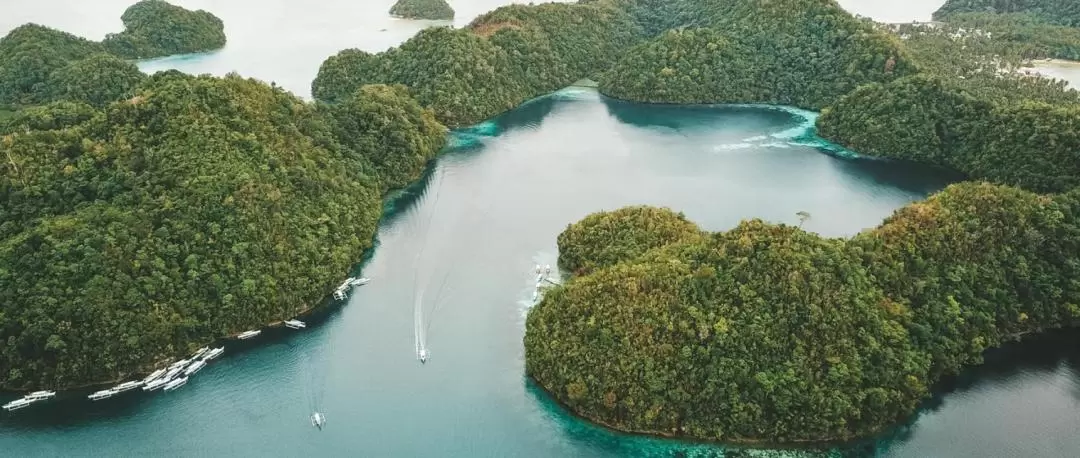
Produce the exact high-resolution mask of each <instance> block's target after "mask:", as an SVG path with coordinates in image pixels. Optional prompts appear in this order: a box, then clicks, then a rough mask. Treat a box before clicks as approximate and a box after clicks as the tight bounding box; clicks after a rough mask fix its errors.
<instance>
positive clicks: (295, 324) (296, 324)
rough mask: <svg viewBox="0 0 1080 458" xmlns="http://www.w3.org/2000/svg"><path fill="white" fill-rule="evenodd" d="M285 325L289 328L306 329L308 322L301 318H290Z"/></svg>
mask: <svg viewBox="0 0 1080 458" xmlns="http://www.w3.org/2000/svg"><path fill="white" fill-rule="evenodd" d="M285 327H286V328H289V329H304V328H306V327H307V323H304V322H303V321H300V320H289V321H286V322H285Z"/></svg>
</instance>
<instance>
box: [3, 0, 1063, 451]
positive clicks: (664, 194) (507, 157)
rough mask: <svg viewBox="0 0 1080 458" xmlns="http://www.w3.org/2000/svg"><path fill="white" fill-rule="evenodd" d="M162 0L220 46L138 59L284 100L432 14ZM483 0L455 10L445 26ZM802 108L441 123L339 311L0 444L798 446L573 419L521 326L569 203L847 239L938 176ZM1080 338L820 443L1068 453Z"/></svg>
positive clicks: (113, 19) (582, 103)
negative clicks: (638, 432) (190, 16)
mask: <svg viewBox="0 0 1080 458" xmlns="http://www.w3.org/2000/svg"><path fill="white" fill-rule="evenodd" d="M858 1H859V0H849V1H845V2H841V3H843V4H845V6H849V5H848V4H850V3H853V2H854V3H858ZM129 3H130V1H129V0H102V1H100V2H92V3H86V2H74V1H73V0H39V1H37V2H24V3H20V4H19V5H17V6H11V7H9V8H6V9H5V12H6V13H9V14H6V15H3V16H0V30H4V31H6V30H8V29H10V28H12V27H14V26H16V25H18V24H19V23H22V22H26V21H34V22H39V23H44V24H46V25H52V26H56V27H59V28H63V29H65V30H70V31H73V32H76V33H79V34H82V35H85V36H88V37H90V38H98V39H99V38H101V36H103V35H104V33H106V32H111V31H118V30H119V29H120V24H119V19H118V18H119V16H120V13H121V12H122V11H123V8H125V7H126V6H127V5H128V4H129ZM175 3H177V4H181V5H184V6H186V7H189V8H204V9H208V10H211V11H213V12H215V13H216V14H218V15H219V16H221V17H222V18H223V19H224V20H225V23H226V33H227V34H228V36H229V45H228V46H227V47H226V48H225V49H223V50H220V51H216V52H212V53H206V54H200V55H192V56H177V57H170V58H165V59H159V60H154V61H149V62H143V63H142V64H141V67H142V68H143V69H144V70H145V71H155V70H161V69H165V68H178V69H181V70H183V71H186V72H190V73H212V74H218V75H222V74H225V73H228V72H231V71H237V72H239V73H241V74H242V75H244V76H251V77H256V78H260V79H263V80H266V81H275V82H276V83H277V84H278V85H280V86H283V87H285V88H287V89H289V90H291V91H293V92H295V93H297V94H298V95H301V96H307V93H308V86H309V85H310V81H311V79H312V78H313V77H314V75H315V72H316V71H317V69H318V65H319V63H321V61H322V60H323V59H324V58H325V57H327V56H329V55H331V54H333V53H335V52H337V51H338V50H340V49H343V48H346V47H360V48H362V49H366V50H369V51H378V50H381V49H385V48H386V47H389V46H393V45H396V44H397V43H400V41H402V40H404V39H406V38H407V37H408V36H410V35H412V34H413V33H415V32H416V31H417V30H420V29H421V28H422V27H426V26H429V25H431V24H433V23H428V22H419V21H401V20H396V19H390V18H389V17H386V16H384V15H383V13H385V11H386V10H387V9H389V6H390V3H392V2H391V1H389V0H385V1H384V0H377V1H372V2H344V1H341V0H332V1H331V0H319V1H313V2H296V1H290V0H269V1H267V2H261V3H259V4H258V5H257V7H256V6H253V5H252V4H249V3H246V2H243V3H242V2H225V1H221V0H183V1H176V2H175ZM384 3H385V4H384ZM501 3H504V2H503V1H501V0H472V1H468V0H459V1H456V2H453V6H454V7H455V9H457V11H458V19H457V20H456V21H455V23H456V24H457V25H462V24H465V23H467V22H468V21H469V20H471V18H472V17H475V15H476V14H479V13H481V12H483V11H486V10H489V9H491V8H494V7H495V6H497V5H499V4H501ZM867 5H869V3H867ZM863 6H864V7H866V5H863ZM886 6H887V5H886ZM935 7H936V6H935ZM869 8H870V9H873V8H875V7H869ZM881 8H886V7H885V6H882V7H881ZM888 8H893V7H888ZM888 8H886V9H888ZM932 9H933V8H930V10H932ZM8 10H10V11H8ZM815 117H816V113H812V112H806V111H803V110H798V109H794V108H789V107H763V106H754V105H739V106H647V105H640V104H633V103H627V102H622V101H617V100H611V99H607V98H604V97H602V96H600V95H599V94H597V93H596V91H595V90H593V89H590V88H588V87H571V88H567V89H564V90H561V91H558V92H556V93H553V94H551V95H548V96H544V97H540V98H537V99H534V100H532V101H530V102H528V103H526V104H524V105H523V106H521V107H519V108H518V109H515V110H513V111H510V112H508V113H504V114H502V115H500V116H498V117H496V118H494V119H492V120H489V121H487V122H484V123H481V124H478V125H476V126H471V127H469V128H465V129H460V130H456V131H454V132H452V133H451V134H450V146H449V147H448V148H447V150H446V151H445V152H444V154H443V155H442V156H440V158H439V159H438V160H437V161H436V162H434V163H433V164H432V166H431V167H430V168H429V170H428V172H427V173H426V174H425V176H424V177H423V179H421V180H420V181H419V182H418V183H416V184H415V185H413V186H411V187H409V188H408V189H406V190H403V191H402V192H400V193H399V196H398V197H397V198H396V199H395V200H393V201H391V202H388V203H387V209H388V211H387V214H386V216H385V217H384V219H383V221H382V224H381V226H380V231H379V234H378V240H377V249H376V250H374V251H373V252H372V253H369V254H368V255H369V257H368V258H367V259H365V260H364V261H363V262H362V264H361V265H358V266H357V272H362V273H363V274H364V275H365V276H369V277H371V278H373V282H372V283H371V284H370V285H368V286H365V287H362V288H360V289H358V290H356V291H355V293H354V294H353V295H352V296H351V297H350V298H349V300H348V301H347V303H345V304H340V305H339V306H335V307H328V308H326V309H324V310H323V311H322V312H321V313H319V314H318V316H316V317H314V318H312V319H310V320H309V325H310V327H309V328H308V329H307V330H305V331H301V332H291V331H289V332H286V331H284V330H281V331H274V332H266V333H264V334H263V335H262V336H260V337H259V338H257V339H255V340H253V341H249V342H244V343H242V344H233V345H230V346H229V348H228V351H227V353H226V355H225V356H224V357H223V358H222V359H221V360H219V361H218V362H215V363H214V364H212V365H211V366H210V367H208V368H206V369H204V370H203V371H201V372H200V373H198V374H197V375H195V376H194V377H193V378H192V380H191V382H190V383H189V384H188V385H187V386H185V387H183V388H181V389H180V390H178V391H176V392H172V393H156V394H154V395H150V396H145V395H143V393H142V392H135V393H130V394H128V395H125V396H122V397H119V398H115V399H111V400H108V401H103V402H98V403H90V402H87V401H84V400H82V399H81V396H82V394H84V393H73V394H71V395H69V396H68V398H67V399H59V400H57V401H56V402H52V403H48V404H43V405H37V406H33V407H32V408H28V409H24V410H21V411H18V412H14V413H7V412H0V450H2V452H0V454H2V455H3V456H19V457H22V456H94V457H97V456H224V455H233V456H298V455H307V454H321V455H326V456H373V457H384V456H386V457H412V456H416V457H429V456H439V457H443V456H448V457H639V456H640V457H706V456H708V457H712V456H729V457H730V456H804V455H808V454H811V453H809V452H805V451H799V450H740V449H730V450H724V449H723V447H720V446H716V445H709V444H689V443H684V442H679V441H670V440H660V439H653V438H648V437H639V436H627V435H623V434H617V433H613V432H611V431H608V430H605V429H602V428H598V427H595V426H593V425H590V424H588V423H586V422H583V421H580V420H578V419H576V418H574V417H572V416H571V415H569V414H568V413H567V412H565V411H564V410H562V409H561V408H559V407H558V406H556V405H554V404H553V403H552V402H551V401H550V399H549V398H548V397H547V396H546V395H545V394H544V393H543V392H541V391H540V390H538V389H537V388H536V387H534V386H533V385H532V384H531V383H529V382H528V380H526V378H525V377H524V375H523V360H522V357H523V350H522V346H521V337H522V335H523V332H524V317H525V315H526V314H527V313H528V310H529V307H530V306H531V304H532V298H531V295H532V285H533V280H534V275H533V273H532V268H533V266H534V265H535V264H537V263H540V264H552V265H554V264H555V259H556V256H557V253H556V247H555V237H556V236H557V234H558V233H559V232H560V231H561V230H562V229H563V228H564V227H565V226H566V224H568V223H570V222H573V221H575V220H577V219H579V218H581V217H583V216H584V215H586V214H588V213H591V212H594V211H598V210H610V209H614V208H618V207H620V206H623V205H631V204H653V205H666V206H671V207H673V208H676V209H679V210H681V211H684V212H686V213H687V215H688V216H689V217H690V218H691V219H693V220H695V221H697V222H699V223H701V224H702V225H703V226H704V227H706V228H709V229H713V230H721V229H725V228H730V227H732V226H734V225H735V224H737V223H738V221H739V220H741V219H744V218H752V217H760V218H763V219H766V220H770V221H774V222H788V223H795V222H797V218H796V217H795V213H796V212H798V211H807V212H809V213H811V215H812V218H811V219H810V220H809V221H808V222H807V223H806V224H805V226H804V227H806V228H807V229H809V230H812V231H816V232H820V233H822V234H824V235H828V236H847V235H851V234H854V233H856V232H858V231H860V230H863V229H865V228H868V227H872V226H874V225H876V224H878V223H879V222H880V221H881V219H882V218H884V217H886V216H888V215H889V214H891V212H892V211H893V210H895V209H896V208H898V207H900V206H902V205H904V204H906V203H908V202H911V201H913V200H917V199H921V198H923V197H924V196H926V195H927V194H928V193H931V192H933V191H935V190H937V189H940V188H941V187H942V186H944V185H945V184H946V183H948V182H950V181H952V180H954V179H955V177H953V176H950V175H949V174H944V173H942V172H940V171H935V170H932V169H927V168H924V167H917V166H911V165H905V164H896V163H889V162H884V161H873V160H867V159H865V158H860V157H859V156H858V154H857V153H855V152H852V151H846V150H844V149H843V148H840V147H838V146H837V145H832V144H829V143H828V142H825V141H823V140H822V139H820V138H818V137H817V136H816V135H815V132H814V130H813V124H814V123H813V120H814V118H815ZM343 276H344V273H343ZM420 291H423V292H424V294H423V300H421V301H420V303H421V309H422V315H423V317H424V318H423V320H422V321H421V326H420V327H421V329H422V331H421V332H423V333H424V334H425V335H426V338H427V342H428V346H429V347H430V350H431V353H432V357H431V360H430V361H429V362H428V364H426V365H423V366H421V365H420V364H419V363H418V362H417V361H416V360H415V357H414V353H413V343H414V338H415V336H414V327H415V321H416V319H415V307H414V303H415V301H416V297H417V296H418V295H419V294H418V293H419V292H420ZM1078 343H1080V341H1078V339H1077V337H1074V336H1070V335H1068V334H1054V335H1051V336H1046V337H1042V338H1038V339H1034V340H1031V341H1027V342H1024V343H1021V344H1017V345H1011V346H1009V347H1007V348H1005V349H1002V350H997V351H992V352H990V353H989V354H988V362H987V364H986V365H984V366H983V367H980V368H975V369H972V370H971V371H968V372H967V373H965V374H963V376H962V377H959V378H957V379H955V380H949V381H947V382H946V383H944V384H943V385H942V386H941V387H940V395H939V396H937V397H935V398H934V399H933V400H931V401H930V402H928V403H927V405H926V408H925V409H924V410H923V412H921V413H920V415H919V416H917V417H916V418H913V419H912V420H911V422H909V423H908V424H906V425H901V426H900V427H898V428H897V429H896V430H895V431H890V432H889V433H888V434H887V435H885V436H883V437H881V438H875V439H874V440H871V441H867V442H866V443H863V444H854V445H845V446H843V447H838V448H836V449H832V450H827V451H825V452H824V453H822V454H825V455H832V456H875V455H877V456H903V457H967V456H1076V455H1078V454H1080V436H1078V435H1077V434H1076V431H1078V430H1080V369H1078V368H1080V350H1078V348H1080V345H1078ZM316 409H318V410H321V411H323V412H325V414H326V416H327V419H328V424H327V427H326V428H325V429H324V430H323V431H318V430H316V429H314V428H312V427H311V426H310V424H309V422H308V415H309V414H310V413H311V411H313V410H316Z"/></svg>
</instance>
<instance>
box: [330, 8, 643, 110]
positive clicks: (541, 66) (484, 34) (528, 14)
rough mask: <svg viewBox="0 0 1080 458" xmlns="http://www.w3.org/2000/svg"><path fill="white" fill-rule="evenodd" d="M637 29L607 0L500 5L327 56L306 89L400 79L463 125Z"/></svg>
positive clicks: (555, 84)
mask: <svg viewBox="0 0 1080 458" xmlns="http://www.w3.org/2000/svg"><path fill="white" fill-rule="evenodd" d="M638 36H639V32H638V28H637V27H636V25H635V24H634V22H633V21H632V19H631V17H630V16H629V15H628V14H626V13H625V12H624V11H622V10H621V9H619V8H617V7H615V6H614V4H613V3H612V2H611V0H600V1H596V2H589V3H579V4H563V3H548V4H541V5H535V6H533V5H530V6H525V5H511V6H505V7H502V8H499V9H496V10H494V11H492V12H489V13H486V14H484V15H481V16H480V17H478V18H476V19H475V20H474V21H473V22H472V23H471V24H470V25H469V26H468V27H467V28H465V29H450V28H446V27H436V28H429V29H425V30H423V31H421V32H420V33H418V34H417V35H416V36H414V37H413V38H410V39H409V40H408V41H406V42H405V43H404V44H402V45H401V46H399V47H396V48H392V49H390V50H387V51H385V52H381V53H378V54H370V53H366V52H364V51H360V50H345V51H342V52H340V53H338V54H337V55H335V56H331V57H330V58H329V59H327V60H326V61H325V62H323V64H322V66H321V67H320V68H319V74H318V76H317V77H316V78H315V81H314V82H313V83H312V94H313V95H314V96H315V98H316V99H318V100H321V101H324V102H329V103H336V102H337V101H339V100H340V99H341V98H342V97H345V96H347V95H348V94H351V93H352V92H354V91H355V90H356V88H357V87H359V86H361V85H364V84H371V83H384V84H403V85H406V86H408V87H409V89H410V91H411V93H412V94H413V95H414V96H415V97H416V99H417V100H419V101H420V102H421V103H422V104H423V105H425V106H428V107H431V108H432V109H434V110H435V113H436V116H437V118H438V119H439V121H441V122H442V123H444V124H446V125H449V126H451V127H455V126H462V125H468V124H472V123H476V122H479V121H482V120H484V119H487V118H490V117H492V116H494V115H496V114H499V113H502V112H504V111H507V110H509V109H511V108H513V107H515V106H517V105H518V104H520V103H522V102H524V101H525V100H528V99H530V98H533V97H536V96H538V95H542V94H544V93H547V92H550V91H552V90H554V89H558V88H560V87H565V86H566V85H569V84H571V83H573V82H574V81H576V80H578V79H580V78H582V77H585V76H590V75H598V74H599V73H600V72H602V71H603V70H605V69H607V68H608V67H609V66H610V65H611V64H612V63H613V62H614V60H615V59H616V58H617V56H618V54H619V52H620V51H621V50H623V49H625V48H626V47H628V46H629V45H630V44H632V43H633V42H634V40H635V39H636V38H637V37H638Z"/></svg>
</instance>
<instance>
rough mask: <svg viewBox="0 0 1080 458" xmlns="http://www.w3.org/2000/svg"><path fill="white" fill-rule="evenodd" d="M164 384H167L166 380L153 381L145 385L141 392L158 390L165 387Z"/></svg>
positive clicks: (167, 380)
mask: <svg viewBox="0 0 1080 458" xmlns="http://www.w3.org/2000/svg"><path fill="white" fill-rule="evenodd" d="M166 383H169V379H168V378H164V377H163V378H159V379H154V380H153V381H151V382H150V383H147V384H146V385H145V386H143V387H142V389H143V391H154V390H156V389H158V388H161V387H163V386H165V384H166Z"/></svg>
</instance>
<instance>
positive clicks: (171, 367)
mask: <svg viewBox="0 0 1080 458" xmlns="http://www.w3.org/2000/svg"><path fill="white" fill-rule="evenodd" d="M190 363H191V360H190V359H181V360H180V361H177V362H175V363H172V364H170V365H169V372H172V371H173V370H175V369H178V368H183V367H184V366H187V365H188V364H190Z"/></svg>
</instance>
